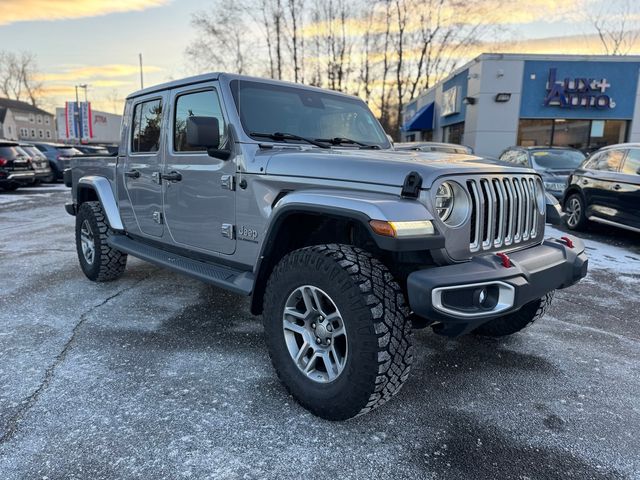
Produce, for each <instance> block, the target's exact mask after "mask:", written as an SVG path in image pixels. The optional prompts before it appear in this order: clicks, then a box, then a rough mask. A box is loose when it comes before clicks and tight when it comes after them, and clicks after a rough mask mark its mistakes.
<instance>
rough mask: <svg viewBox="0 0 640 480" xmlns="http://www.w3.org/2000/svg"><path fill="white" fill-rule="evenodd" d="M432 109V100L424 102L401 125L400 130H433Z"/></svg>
mask: <svg viewBox="0 0 640 480" xmlns="http://www.w3.org/2000/svg"><path fill="white" fill-rule="evenodd" d="M433 111H434V108H433V102H431V103H428V104H426V105H425V106H424V107H422V108H421V109H420V110H418V111H417V112H416V114H415V115H414V116H413V117H411V118H410V119H409V120H408V121H407V122H406V123H405V124H404V125H402V128H401V130H402V131H403V132H411V131H417V130H433Z"/></svg>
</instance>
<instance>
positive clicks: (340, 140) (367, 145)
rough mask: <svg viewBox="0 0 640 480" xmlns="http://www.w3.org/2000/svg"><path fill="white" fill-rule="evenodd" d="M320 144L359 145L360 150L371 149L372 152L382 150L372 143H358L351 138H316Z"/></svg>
mask: <svg viewBox="0 0 640 480" xmlns="http://www.w3.org/2000/svg"><path fill="white" fill-rule="evenodd" d="M316 140H317V141H318V142H327V143H330V144H331V145H342V144H343V143H349V144H352V145H358V146H359V147H360V148H362V149H364V148H370V149H372V150H380V146H379V145H372V144H370V143H363V142H358V141H357V140H352V139H350V138H345V137H334V138H316Z"/></svg>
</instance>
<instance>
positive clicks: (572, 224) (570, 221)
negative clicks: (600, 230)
mask: <svg viewBox="0 0 640 480" xmlns="http://www.w3.org/2000/svg"><path fill="white" fill-rule="evenodd" d="M564 210H565V212H566V213H567V227H569V229H571V230H582V229H584V227H586V225H587V217H586V215H585V205H584V201H583V200H582V197H581V196H580V195H579V194H577V193H574V194H572V195H571V196H570V197H569V198H567V201H566V202H565V204H564Z"/></svg>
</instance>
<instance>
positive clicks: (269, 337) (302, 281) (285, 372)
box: [263, 244, 413, 420]
mask: <svg viewBox="0 0 640 480" xmlns="http://www.w3.org/2000/svg"><path fill="white" fill-rule="evenodd" d="M302 285H313V286H315V287H317V288H320V289H322V290H323V291H324V292H326V293H327V294H328V295H329V296H330V297H331V299H332V300H333V301H334V303H335V305H336V306H337V307H338V309H339V310H340V312H341V315H342V318H343V322H344V326H345V328H346V331H347V342H348V348H349V354H348V356H347V359H346V361H345V366H344V370H343V371H342V373H341V374H340V375H339V376H338V377H337V378H336V379H335V380H333V381H331V382H329V383H323V384H319V383H316V382H314V381H313V380H310V379H309V378H308V377H307V376H305V375H304V374H303V373H302V372H301V371H300V370H299V369H298V367H297V366H296V364H295V363H294V361H293V360H292V358H291V355H290V354H289V352H288V350H287V346H286V344H285V339H284V334H283V327H282V318H283V311H284V306H285V302H286V299H287V298H288V296H289V295H290V294H291V292H293V291H294V290H295V289H296V288H298V287H300V286H302ZM408 316H409V309H408V308H407V306H406V301H405V297H404V294H403V292H402V290H401V289H400V286H399V285H398V284H397V282H396V281H395V280H394V278H393V276H392V275H391V273H390V272H389V270H388V269H387V268H386V267H385V266H384V265H383V264H382V263H381V262H380V261H379V260H377V259H376V258H374V257H373V255H371V254H370V253H368V252H366V251H364V250H362V249H359V248H355V247H352V246H349V245H338V244H329V245H317V246H312V247H306V248H302V249H300V250H296V251H293V252H291V253H289V254H288V255H286V256H285V257H284V258H283V259H282V260H281V261H280V263H278V265H277V266H276V267H275V269H274V271H273V272H272V274H271V276H270V278H269V281H268V284H267V287H266V293H265V299H264V315H263V320H264V329H265V336H266V342H267V345H268V348H269V354H270V356H271V360H272V363H273V365H274V367H275V370H276V372H277V374H278V377H279V378H280V380H281V381H282V383H283V384H284V385H285V387H286V388H287V390H288V391H289V392H290V393H291V395H293V396H294V397H295V398H296V399H297V400H298V402H299V403H300V404H301V405H302V406H303V407H305V408H306V409H308V410H309V411H311V412H312V413H313V414H315V415H317V416H319V417H322V418H324V419H327V420H346V419H348V418H351V417H354V416H357V415H362V414H364V413H367V412H369V411H371V410H373V409H374V408H377V407H379V406H380V405H382V404H384V403H385V402H386V401H387V400H389V399H390V398H391V397H392V396H393V395H395V394H396V393H398V391H399V390H400V389H401V387H402V385H403V383H404V382H405V380H406V379H407V377H408V376H409V370H410V367H411V363H412V361H413V347H412V346H411V322H410V320H409V319H408Z"/></svg>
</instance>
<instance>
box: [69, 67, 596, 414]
mask: <svg viewBox="0 0 640 480" xmlns="http://www.w3.org/2000/svg"><path fill="white" fill-rule="evenodd" d="M121 135H122V138H121V146H120V150H119V152H118V154H117V155H114V156H111V157H80V158H77V159H74V160H72V167H71V168H69V169H68V170H66V171H65V183H66V184H67V185H68V186H70V187H71V188H72V190H71V191H72V200H71V202H69V203H68V204H67V205H66V210H67V212H68V213H70V214H71V215H75V217H76V244H77V251H78V258H79V261H80V266H81V267H82V270H83V272H84V273H85V275H86V276H87V277H88V278H89V279H90V280H93V281H98V282H102V281H109V280H114V279H116V278H118V277H119V276H121V275H122V273H123V272H124V269H125V264H126V262H127V255H133V256H135V257H138V258H141V259H143V260H146V261H149V262H151V263H154V264H156V265H161V266H163V267H166V268H169V269H172V270H175V271H177V272H181V273H183V274H186V275H191V276H192V277H195V278H197V279H200V280H202V281H204V282H207V283H210V284H212V285H216V286H218V287H221V288H226V289H228V290H231V291H233V292H236V293H238V294H241V295H247V296H251V311H252V313H254V314H256V315H259V314H262V316H263V321H264V330H265V338H266V343H267V345H268V349H269V353H270V355H271V359H272V362H273V365H274V367H275V370H276V372H277V374H278V376H279V377H280V379H281V380H282V382H283V383H284V385H285V386H286V387H287V389H288V390H289V391H290V392H291V394H292V395H293V396H294V397H295V398H296V399H297V400H298V401H299V402H300V403H301V404H302V405H303V406H304V407H306V408H307V409H309V410H310V411H311V412H313V413H314V414H316V415H318V416H320V417H323V418H326V419H332V420H341V419H347V418H350V417H353V416H355V415H359V414H362V413H365V412H368V411H370V410H372V409H374V408H376V407H378V406H380V405H382V404H383V403H385V402H386V401H387V400H389V399H390V398H391V396H393V395H394V394H395V393H397V392H398V391H399V390H400V388H401V386H402V384H403V383H404V381H405V380H406V379H407V376H408V374H409V369H410V366H411V362H412V357H413V350H412V346H411V330H412V328H421V327H426V326H431V327H432V328H433V330H434V331H435V332H436V333H438V334H441V335H448V336H457V335H462V334H466V333H469V332H474V333H477V334H480V335H488V336H504V335H510V334H513V333H515V332H517V331H519V330H521V329H523V328H525V327H526V326H527V325H529V324H531V323H532V322H533V321H535V320H536V319H538V318H540V317H541V316H542V314H543V313H544V311H545V310H546V308H547V307H548V306H549V304H550V302H551V299H552V297H553V292H554V290H556V289H560V288H566V287H569V286H570V285H573V284H574V283H576V282H577V281H578V280H579V279H581V278H582V277H584V276H585V275H586V272H587V258H586V256H585V253H584V245H583V243H582V242H581V241H580V240H578V239H575V238H570V237H563V238H561V239H553V238H546V239H545V235H544V229H545V221H549V222H557V221H559V220H560V215H561V214H560V210H559V206H558V204H557V201H555V200H554V199H553V198H552V197H551V196H549V195H546V194H545V191H544V187H543V184H542V181H541V178H540V176H539V175H537V174H536V173H535V172H534V171H533V170H530V169H525V168H513V167H505V166H502V165H498V164H494V165H491V164H486V163H482V159H481V158H478V157H473V156H469V155H458V154H446V153H440V152H434V153H423V152H412V151H405V152H400V151H395V150H394V149H393V146H392V145H391V143H390V142H389V140H388V137H387V136H386V135H385V132H384V131H383V129H382V128H381V126H380V124H379V123H378V122H377V120H376V119H375V117H374V116H373V114H372V113H371V112H370V110H369V109H368V108H367V106H366V104H365V103H364V102H363V101H362V100H360V99H358V98H355V97H352V96H349V95H344V94H342V93H338V92H333V91H327V90H322V89H318V88H311V87H306V86H303V85H296V84H290V83H285V82H277V81H273V80H264V79H257V78H249V77H243V76H238V75H230V74H224V73H220V74H217V73H213V74H207V75H202V76H197V77H192V78H187V79H184V80H179V81H174V82H170V83H166V84H163V85H159V86H156V87H151V88H147V89H144V90H141V91H138V92H136V93H133V94H131V95H130V96H129V97H128V98H127V101H126V106H125V111H124V117H123V124H122V133H121Z"/></svg>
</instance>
